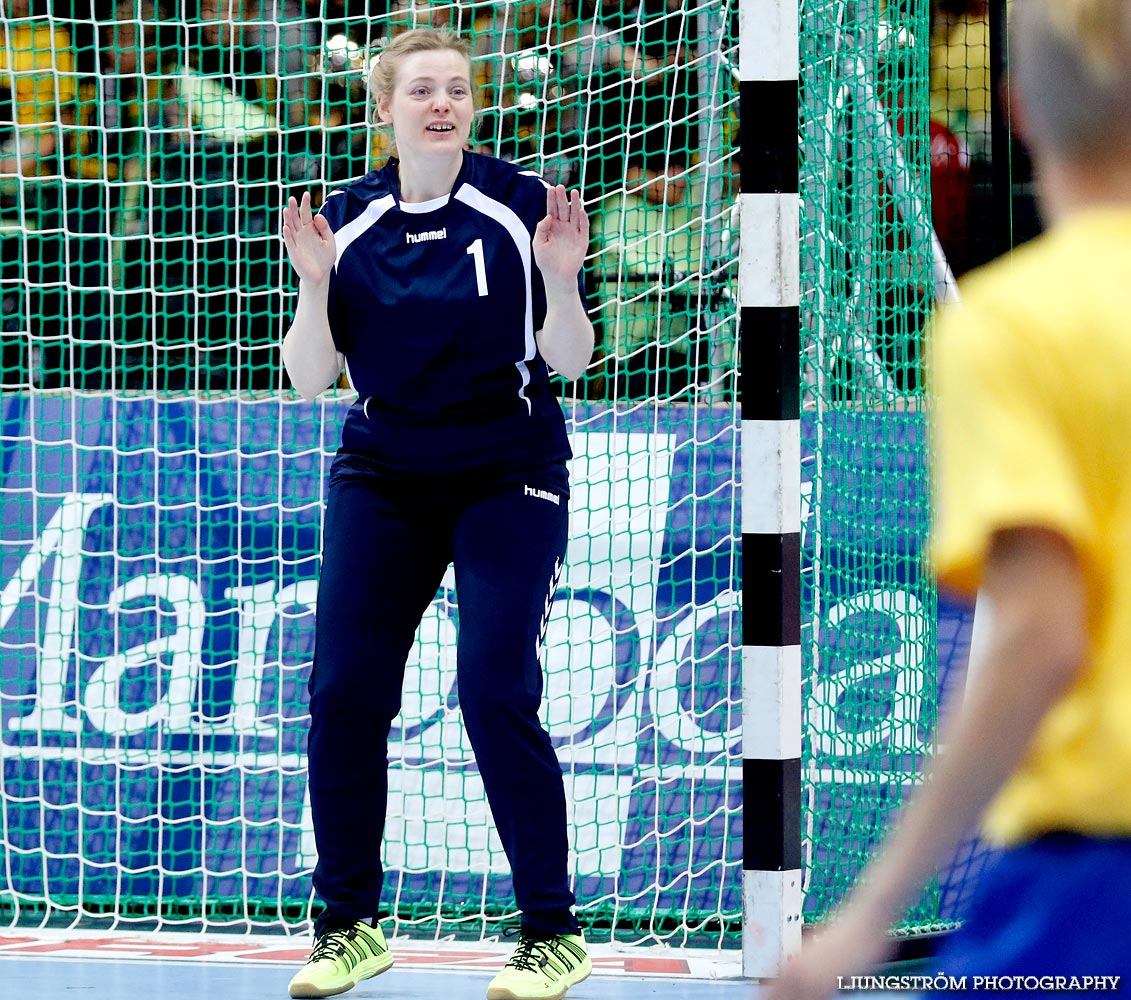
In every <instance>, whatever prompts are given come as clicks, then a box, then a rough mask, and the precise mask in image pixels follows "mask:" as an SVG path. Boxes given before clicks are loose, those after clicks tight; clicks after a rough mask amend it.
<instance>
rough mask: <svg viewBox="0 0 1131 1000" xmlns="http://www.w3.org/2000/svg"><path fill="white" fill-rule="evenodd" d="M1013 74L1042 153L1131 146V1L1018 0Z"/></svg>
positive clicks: (1119, 150)
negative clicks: (1129, 2)
mask: <svg viewBox="0 0 1131 1000" xmlns="http://www.w3.org/2000/svg"><path fill="white" fill-rule="evenodd" d="M1009 34H1010V51H1009V64H1010V75H1011V77H1012V79H1013V82H1014V84H1015V85H1016V87H1017V89H1018V91H1019V94H1020V98H1021V105H1022V109H1023V114H1024V119H1025V124H1026V133H1027V136H1026V137H1027V138H1028V139H1029V140H1030V141H1031V142H1032V144H1033V145H1034V147H1035V150H1036V152H1037V153H1038V154H1039V153H1041V152H1048V153H1052V154H1054V155H1056V156H1058V157H1060V158H1062V159H1067V160H1071V161H1076V162H1087V161H1099V162H1104V161H1110V160H1112V159H1114V158H1117V157H1125V156H1126V155H1127V154H1128V152H1129V151H1131V4H1128V2H1127V0H1017V2H1015V3H1014V4H1013V5H1012V9H1011V13H1010V29H1009Z"/></svg>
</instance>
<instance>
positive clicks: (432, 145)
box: [377, 49, 475, 158]
mask: <svg viewBox="0 0 1131 1000" xmlns="http://www.w3.org/2000/svg"><path fill="white" fill-rule="evenodd" d="M377 110H378V112H379V113H380V115H381V119H382V120H383V121H385V122H388V123H389V124H390V125H392V126H393V133H394V135H395V136H396V140H397V149H398V151H399V152H400V155H401V157H402V158H404V157H409V158H412V157H414V156H453V155H456V154H458V153H459V152H460V151H461V150H462V149H463V147H464V144H465V143H466V142H467V139H468V136H469V135H470V134H471V123H472V119H473V118H474V117H475V105H474V101H473V99H472V96H471V66H470V64H469V63H468V61H467V59H466V58H465V57H464V56H463V54H462V53H460V52H457V51H455V50H454V49H431V50H426V51H423V52H413V53H410V54H408V55H405V56H403V57H402V58H401V59H400V60H399V62H398V65H397V72H396V80H395V82H394V84H393V87H392V90H391V92H389V93H387V94H380V95H379V96H378V98H377Z"/></svg>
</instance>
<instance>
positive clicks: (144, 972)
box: [0, 929, 759, 1000]
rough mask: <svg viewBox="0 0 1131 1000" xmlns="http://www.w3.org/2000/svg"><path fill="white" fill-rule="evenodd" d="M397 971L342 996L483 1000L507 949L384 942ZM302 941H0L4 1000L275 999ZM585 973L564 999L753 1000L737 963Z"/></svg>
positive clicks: (703, 960) (714, 955)
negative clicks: (393, 958) (391, 954)
mask: <svg viewBox="0 0 1131 1000" xmlns="http://www.w3.org/2000/svg"><path fill="white" fill-rule="evenodd" d="M391 944H392V948H393V952H394V954H395V955H396V956H397V965H396V966H394V968H393V969H391V970H390V971H389V972H387V973H386V974H385V975H383V976H378V977H377V978H376V979H371V980H368V981H367V982H364V983H362V984H360V985H359V986H358V987H356V988H355V989H353V990H351V991H350V992H349V993H348V994H347V996H348V997H350V998H351V1000H353V998H357V1000H376V998H381V1000H482V998H483V997H484V995H485V993H486V988H487V983H488V981H489V980H490V978H491V976H492V975H493V974H494V972H495V971H496V970H497V969H498V968H499V967H501V966H502V964H503V962H504V961H505V960H506V956H507V955H508V954H509V953H510V950H511V947H510V945H509V943H508V944H502V945H499V944H494V943H482V944H481V943H478V942H477V943H474V944H469V943H456V942H433V941H413V940H405V939H394V940H393V941H392V942H391ZM308 947H309V944H308V942H307V941H306V939H304V938H299V937H290V938H288V937H277V936H275V937H273V936H254V937H244V936H234V935H231V936H229V935H216V934H213V935H194V934H187V933H183V934H178V933H164V934H140V933H130V932H121V931H117V932H97V931H77V930H58V931H38V930H23V929H9V930H2V931H0V995H2V996H3V997H4V1000H69V998H71V997H74V998H75V1000H81V998H86V997H89V998H91V1000H188V998H192V1000H201V998H205V997H207V998H222V1000H284V998H286V996H287V983H288V982H289V981H290V978H291V976H292V975H293V974H294V972H295V970H296V969H297V968H298V966H299V964H300V963H301V962H302V960H303V958H304V957H305V955H306V951H307V949H308ZM591 950H592V953H593V959H594V967H595V969H594V974H593V976H591V977H590V978H589V979H588V980H587V981H586V982H584V983H581V984H580V985H578V986H575V987H574V988H573V989H572V990H571V991H570V993H569V1000H645V998H653V997H655V998H663V1000H712V998H715V1000H740V998H741V1000H756V998H757V996H758V993H759V990H758V989H757V988H756V987H754V986H752V985H751V984H749V983H747V982H743V981H742V980H741V979H740V978H739V967H738V961H737V955H736V954H734V953H719V952H715V951H691V950H686V951H679V950H675V949H670V950H664V949H639V948H637V949H632V948H627V947H619V946H608V945H606V946H600V945H594V946H593V947H592V949H591Z"/></svg>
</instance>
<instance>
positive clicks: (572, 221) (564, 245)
mask: <svg viewBox="0 0 1131 1000" xmlns="http://www.w3.org/2000/svg"><path fill="white" fill-rule="evenodd" d="M588 249H589V216H588V215H586V214H585V209H584V208H582V206H581V195H580V194H579V193H578V192H577V191H573V192H571V193H570V194H566V189H565V188H564V187H563V186H562V185H561V184H559V185H558V186H557V187H551V188H550V189H549V190H547V192H546V217H545V218H544V219H543V220H542V221H541V222H539V223H538V228H537V229H535V230H534V260H535V261H536V262H537V264H538V270H540V271H541V272H542V278H543V280H544V281H545V282H546V285H547V286H559V287H564V286H576V284H577V272H578V271H580V270H581V265H582V264H583V263H584V262H585V251H586V250H588Z"/></svg>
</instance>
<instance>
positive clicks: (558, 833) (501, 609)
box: [308, 453, 578, 934]
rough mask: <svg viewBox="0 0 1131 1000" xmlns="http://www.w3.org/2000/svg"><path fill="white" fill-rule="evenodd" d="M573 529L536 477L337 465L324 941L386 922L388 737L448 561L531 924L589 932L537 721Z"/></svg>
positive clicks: (317, 697)
mask: <svg viewBox="0 0 1131 1000" xmlns="http://www.w3.org/2000/svg"><path fill="white" fill-rule="evenodd" d="M559 475H560V470H559ZM527 485H529V486H531V487H533V489H527ZM547 494H548V495H549V496H557V497H558V498H559V502H558V503H554V502H553V501H552V499H548V498H547ZM567 519H568V510H567V499H566V497H564V496H562V495H561V493H560V490H557V489H553V490H550V489H548V488H543V487H542V486H541V485H540V484H539V482H538V481H537V480H534V481H531V482H530V483H529V484H525V483H522V482H518V483H497V482H496V483H488V484H482V485H475V486H469V485H468V484H466V483H463V484H459V485H458V486H454V485H452V484H448V485H444V484H440V483H421V482H420V481H419V480H417V481H413V482H411V483H404V482H400V481H396V480H389V479H387V478H381V477H379V476H378V475H376V474H374V472H373V471H372V470H371V469H370V468H367V465H366V462H365V460H364V459H360V458H358V457H357V456H354V455H351V454H349V453H342V454H339V456H338V457H337V458H336V459H335V462H334V467H333V469H332V471H331V474H330V486H329V492H328V497H327V504H326V521H325V529H324V534H323V554H322V572H321V580H320V584H319V591H318V611H317V618H316V622H317V625H316V634H315V653H314V668H313V671H312V673H311V678H310V742H309V746H308V765H309V782H310V804H311V810H312V814H313V821H314V836H315V842H316V844H317V848H318V864H317V866H316V868H315V871H314V888H315V890H316V891H317V893H318V895H319V896H320V897H321V899H322V901H323V902H324V903H325V906H326V908H325V910H324V911H323V913H322V914H321V915H320V916H319V918H318V922H317V925H316V928H315V930H316V933H319V934H320V933H324V932H325V931H326V930H329V929H331V928H333V927H337V926H343V925H347V924H351V923H353V922H355V921H358V920H369V919H371V918H373V917H375V916H376V915H377V912H378V902H379V898H380V894H381V882H382V877H383V872H382V867H381V853H380V852H381V839H382V836H383V832H384V827H385V811H386V800H387V795H388V774H387V759H388V735H389V728H390V724H391V723H392V720H393V718H394V717H395V716H396V714H397V713H398V711H399V710H400V703H401V686H402V681H403V678H404V670H405V663H406V660H407V658H408V655H409V652H410V651H411V648H412V643H413V637H414V635H415V633H416V628H417V626H418V624H419V623H420V619H421V617H422V615H423V614H424V612H425V610H427V608H428V606H429V604H430V603H431V602H432V601H433V599H434V598H435V597H436V592H437V590H438V588H439V586H440V583H441V580H442V578H443V575H444V572H445V570H446V569H447V566H448V564H449V563H454V565H455V574H456V596H457V601H458V629H459V639H458V646H457V686H458V690H459V703H460V709H461V711H462V713H463V721H464V726H465V727H466V730H467V734H468V737H469V738H470V740H471V745H472V747H473V749H474V751H475V761H476V764H477V765H478V768H479V772H480V775H481V777H482V780H483V786H484V788H485V790H486V793H487V800H488V802H489V803H490V806H491V812H492V815H493V816H494V820H495V825H496V827H497V829H498V831H499V837H500V840H501V841H502V844H503V848H504V849H505V851H506V854H507V858H508V860H509V861H510V865H511V872H512V877H513V884H514V893H515V900H516V902H517V904H518V908H519V909H520V910H521V911H522V914H523V916H522V924H523V928H524V929H526V930H528V931H532V932H534V933H537V934H553V933H567V932H573V931H575V930H576V929H577V926H578V925H577V922H576V919H575V918H574V916H573V914H572V912H571V910H570V907H572V906H573V903H574V897H573V894H572V892H570V889H569V882H568V875H567V842H566V806H565V792H564V788H563V784H562V772H561V768H560V766H559V764H558V761H557V758H556V757H555V755H554V751H553V748H552V746H551V744H550V738H549V735H548V734H547V733H546V731H545V730H544V729H543V728H542V725H541V723H540V721H539V719H538V709H539V706H540V704H541V699H542V666H541V662H540V660H539V657H538V650H539V645H540V642H541V638H542V630H543V626H544V622H545V615H546V612H547V610H548V603H547V598H548V597H549V596H551V595H552V593H553V590H554V587H555V585H556V580H557V575H558V573H559V571H560V567H561V564H562V560H563V558H564V555H565V546H566V530H567ZM406 721H407V722H408V723H409V724H411V723H412V722H413V721H414V720H406ZM457 805H458V804H457Z"/></svg>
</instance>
